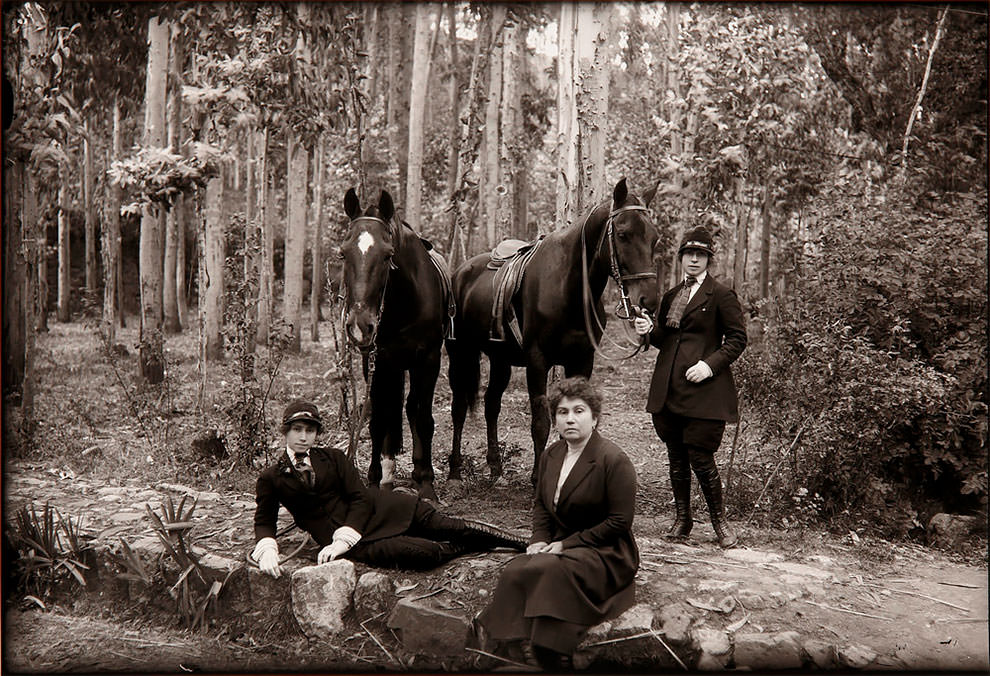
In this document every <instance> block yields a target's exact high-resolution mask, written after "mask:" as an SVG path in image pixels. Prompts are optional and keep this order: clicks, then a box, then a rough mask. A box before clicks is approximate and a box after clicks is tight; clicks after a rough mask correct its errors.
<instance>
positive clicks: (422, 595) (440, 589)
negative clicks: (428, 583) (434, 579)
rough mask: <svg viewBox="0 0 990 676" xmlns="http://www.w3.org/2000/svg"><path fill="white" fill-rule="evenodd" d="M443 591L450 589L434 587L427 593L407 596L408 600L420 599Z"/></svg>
mask: <svg viewBox="0 0 990 676" xmlns="http://www.w3.org/2000/svg"><path fill="white" fill-rule="evenodd" d="M445 591H450V590H449V589H447V588H446V587H440V588H439V589H434V590H433V591H431V592H430V593H429V594H420V595H419V596H412V597H409V600H410V601H421V600H422V599H426V598H429V597H431V596H436V595H437V594H439V593H440V592H445Z"/></svg>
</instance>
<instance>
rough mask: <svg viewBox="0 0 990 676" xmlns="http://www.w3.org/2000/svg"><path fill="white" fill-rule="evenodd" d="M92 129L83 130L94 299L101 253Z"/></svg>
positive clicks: (90, 289) (90, 284) (89, 264)
mask: <svg viewBox="0 0 990 676" xmlns="http://www.w3.org/2000/svg"><path fill="white" fill-rule="evenodd" d="M90 129H91V126H90V124H89V122H88V121H87V123H86V127H85V128H84V130H83V213H84V215H85V219H86V221H85V228H86V230H85V232H86V296H87V297H89V298H94V297H95V295H96V280H97V277H98V275H99V271H98V269H97V265H96V257H97V255H98V254H99V252H98V251H97V241H98V240H97V238H96V199H95V197H94V195H93V191H94V185H95V183H96V181H95V176H96V174H95V170H94V168H93V163H94V160H93V139H92V138H91V134H92V132H91V131H90Z"/></svg>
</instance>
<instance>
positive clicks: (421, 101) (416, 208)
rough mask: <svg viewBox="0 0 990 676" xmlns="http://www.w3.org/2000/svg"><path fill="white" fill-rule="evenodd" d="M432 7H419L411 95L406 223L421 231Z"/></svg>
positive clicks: (425, 4) (428, 5) (417, 5)
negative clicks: (424, 137)
mask: <svg viewBox="0 0 990 676" xmlns="http://www.w3.org/2000/svg"><path fill="white" fill-rule="evenodd" d="M432 23H433V4H432V3H425V2H422V3H416V31H415V34H414V36H413V66H412V80H411V83H410V87H411V89H410V94H409V123H408V124H409V146H408V148H409V150H408V153H407V158H408V159H407V166H406V171H407V173H406V216H405V217H406V220H408V221H409V222H410V223H412V224H413V226H414V227H419V226H420V224H421V222H422V213H421V212H422V204H423V132H424V126H425V121H426V120H425V118H426V91H427V89H428V84H429V78H430V25H431V24H432Z"/></svg>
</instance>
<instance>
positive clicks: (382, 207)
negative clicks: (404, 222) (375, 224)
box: [378, 190, 395, 223]
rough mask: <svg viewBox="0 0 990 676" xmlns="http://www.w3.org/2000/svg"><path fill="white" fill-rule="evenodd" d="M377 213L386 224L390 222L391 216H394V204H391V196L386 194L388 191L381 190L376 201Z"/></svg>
mask: <svg viewBox="0 0 990 676" xmlns="http://www.w3.org/2000/svg"><path fill="white" fill-rule="evenodd" d="M378 212H379V217H380V218H381V219H382V220H383V221H385V222H386V223H388V222H389V221H391V220H392V216H394V215H395V204H394V203H393V202H392V196H391V195H389V194H388V190H382V196H381V198H380V199H379V200H378Z"/></svg>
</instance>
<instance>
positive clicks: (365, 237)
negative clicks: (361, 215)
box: [357, 232, 375, 256]
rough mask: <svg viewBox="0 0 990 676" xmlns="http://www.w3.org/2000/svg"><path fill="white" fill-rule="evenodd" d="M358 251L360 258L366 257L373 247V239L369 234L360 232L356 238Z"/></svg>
mask: <svg viewBox="0 0 990 676" xmlns="http://www.w3.org/2000/svg"><path fill="white" fill-rule="evenodd" d="M357 245H358V250H359V251H360V252H361V255H362V256H367V255H368V249H370V248H371V247H373V246H375V238H374V237H373V236H372V234H371V233H370V232H362V233H361V236H360V237H358V241H357Z"/></svg>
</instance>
